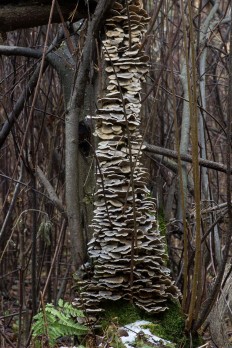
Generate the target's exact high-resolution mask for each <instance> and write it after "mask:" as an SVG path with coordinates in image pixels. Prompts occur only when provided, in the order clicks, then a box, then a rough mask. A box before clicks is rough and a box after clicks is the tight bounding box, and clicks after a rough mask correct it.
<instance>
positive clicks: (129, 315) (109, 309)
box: [101, 300, 140, 329]
mask: <svg viewBox="0 0 232 348" xmlns="http://www.w3.org/2000/svg"><path fill="white" fill-rule="evenodd" d="M102 308H103V309H104V310H105V312H104V314H103V317H102V320H101V325H102V327H103V329H105V328H106V327H108V326H109V323H110V322H112V321H113V322H115V321H117V323H118V325H122V326H124V325H126V324H130V323H133V322H134V321H136V320H139V319H140V311H139V309H138V308H137V307H136V306H135V305H134V304H133V303H130V302H129V301H125V300H118V301H105V302H103V303H102Z"/></svg>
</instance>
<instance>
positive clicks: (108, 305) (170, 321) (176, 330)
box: [100, 300, 202, 348]
mask: <svg viewBox="0 0 232 348" xmlns="http://www.w3.org/2000/svg"><path fill="white" fill-rule="evenodd" d="M102 307H103V308H104V310H105V312H104V314H103V316H102V318H101V323H100V324H101V327H102V329H103V330H104V331H107V330H108V328H109V326H110V325H111V324H112V323H113V324H116V326H124V325H126V324H130V323H133V322H135V321H137V320H147V321H149V322H150V323H149V324H147V325H144V328H146V329H149V330H150V331H151V333H153V334H154V335H156V336H158V337H160V338H163V339H164V340H168V341H171V342H172V343H170V348H175V347H185V348H188V347H189V346H190V342H189V340H188V338H187V337H186V335H185V315H184V314H183V312H182V309H181V306H180V304H179V302H178V301H168V303H167V307H168V308H169V309H167V310H166V311H165V312H163V313H159V314H156V315H150V314H147V313H146V312H144V311H141V310H140V309H138V308H137V307H136V306H135V305H134V304H133V303H130V302H128V301H125V300H118V301H105V302H104V303H103V304H102ZM117 344H118V343H117ZM141 344H142V341H141V342H140V347H143V348H145V347H148V346H149V344H148V343H146V342H144V346H143V345H141ZM201 344H202V342H201V341H200V338H199V337H194V338H193V347H198V346H199V345H201ZM136 347H139V346H136ZM160 347H163V345H162V343H160ZM165 347H169V345H167V344H166V345H165Z"/></svg>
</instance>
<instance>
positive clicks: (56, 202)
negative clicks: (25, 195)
mask: <svg viewBox="0 0 232 348" xmlns="http://www.w3.org/2000/svg"><path fill="white" fill-rule="evenodd" d="M36 175H37V177H38V179H39V181H40V182H41V184H42V185H43V186H44V188H45V189H46V191H47V193H48V196H49V198H50V200H51V201H52V202H53V204H54V205H55V206H56V208H57V209H58V210H59V211H60V212H61V213H64V212H65V210H64V206H63V204H62V202H61V200H60V199H59V197H58V196H57V194H56V192H55V190H54V188H53V186H52V185H51V184H50V182H49V180H48V179H47V178H46V176H45V174H44V172H43V171H42V169H41V168H40V167H39V166H37V167H36Z"/></svg>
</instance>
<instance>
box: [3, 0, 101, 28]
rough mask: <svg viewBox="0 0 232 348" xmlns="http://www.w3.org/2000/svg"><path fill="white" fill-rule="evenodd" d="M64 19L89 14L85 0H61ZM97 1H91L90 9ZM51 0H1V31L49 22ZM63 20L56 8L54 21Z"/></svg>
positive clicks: (73, 18)
mask: <svg viewBox="0 0 232 348" xmlns="http://www.w3.org/2000/svg"><path fill="white" fill-rule="evenodd" d="M59 5H60V8H61V12H62V14H63V17H64V20H66V21H67V20H70V18H72V20H73V21H77V20H79V19H81V18H85V17H87V16H88V8H87V6H86V3H85V1H84V0H81V1H79V2H78V6H77V1H76V0H69V1H59ZM94 8H95V2H94V1H90V3H89V11H90V13H91V12H93V10H94ZM50 9H51V1H15V0H11V1H1V3H0V32H4V33H5V32H8V31H13V30H16V29H25V28H32V27H35V26H39V25H44V24H47V23H48V18H49V14H50ZM59 22H61V19H60V15H59V13H58V11H57V8H55V10H54V13H53V18H52V23H59Z"/></svg>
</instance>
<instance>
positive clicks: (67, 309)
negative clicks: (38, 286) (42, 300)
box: [32, 299, 88, 347]
mask: <svg viewBox="0 0 232 348" xmlns="http://www.w3.org/2000/svg"><path fill="white" fill-rule="evenodd" d="M44 312H45V313H44ZM44 312H43V311H42V310H40V312H39V313H38V314H36V315H35V316H34V318H33V319H34V323H33V325H32V332H33V333H32V335H33V338H34V340H35V341H38V340H39V341H40V340H41V336H42V337H47V336H48V337H47V339H48V341H49V344H50V346H51V347H54V345H55V343H56V340H57V339H58V338H60V337H64V336H74V335H75V336H80V335H83V334H86V333H87V331H88V329H87V328H86V327H85V326H84V325H81V324H78V323H77V322H76V321H75V318H77V317H84V314H83V312H82V311H80V310H79V309H76V308H74V307H73V306H72V305H71V304H70V303H68V302H64V301H63V300H62V299H60V300H59V302H58V306H57V307H56V308H55V307H54V305H53V304H51V303H48V304H47V305H46V306H45V311H44Z"/></svg>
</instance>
